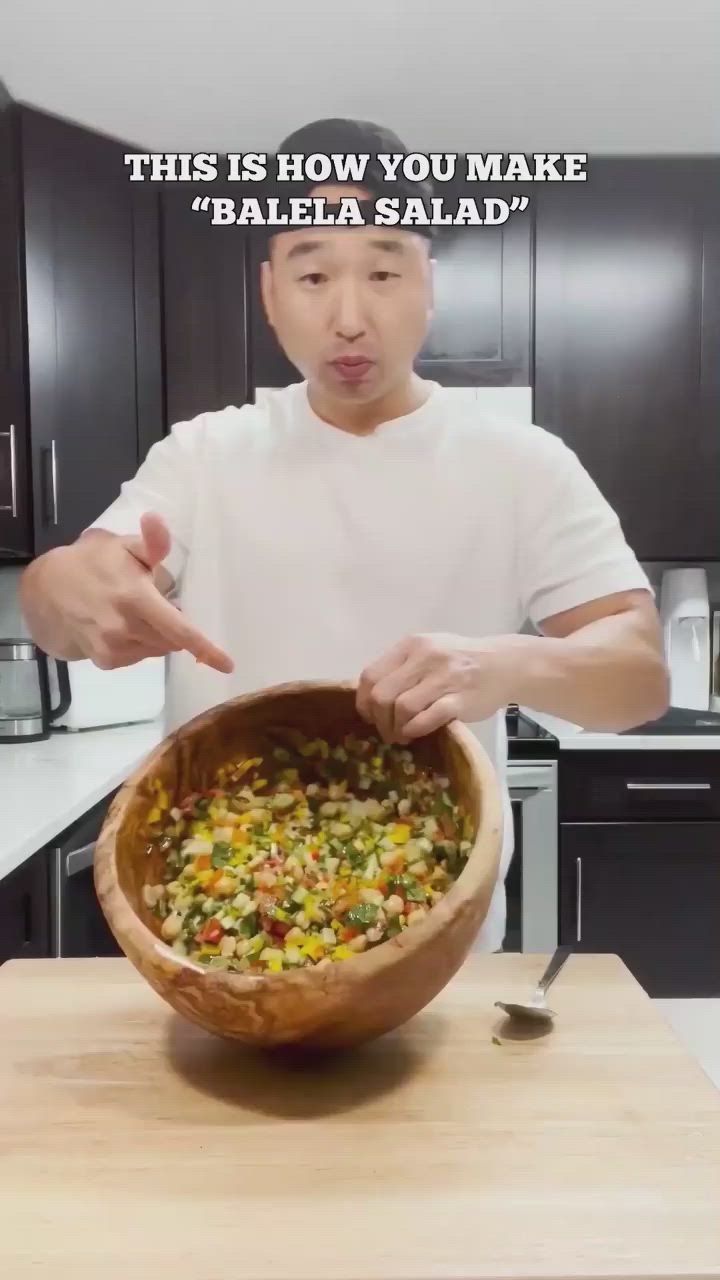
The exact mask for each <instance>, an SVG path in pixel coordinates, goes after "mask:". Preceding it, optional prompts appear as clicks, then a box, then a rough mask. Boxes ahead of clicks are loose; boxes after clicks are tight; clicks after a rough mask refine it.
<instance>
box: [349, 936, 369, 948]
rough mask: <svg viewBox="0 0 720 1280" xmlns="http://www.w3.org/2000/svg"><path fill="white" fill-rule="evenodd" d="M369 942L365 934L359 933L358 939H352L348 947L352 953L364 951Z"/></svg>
mask: <svg viewBox="0 0 720 1280" xmlns="http://www.w3.org/2000/svg"><path fill="white" fill-rule="evenodd" d="M367 944H368V940H367V938H366V937H365V934H364V933H359V934H358V936H357V938H351V939H350V941H349V943H348V946H349V948H350V950H351V951H364V950H365V948H366V947H367Z"/></svg>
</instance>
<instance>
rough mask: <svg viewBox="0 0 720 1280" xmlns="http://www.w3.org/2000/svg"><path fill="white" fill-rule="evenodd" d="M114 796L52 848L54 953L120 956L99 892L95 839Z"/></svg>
mask: <svg viewBox="0 0 720 1280" xmlns="http://www.w3.org/2000/svg"><path fill="white" fill-rule="evenodd" d="M112 799H113V797H112V796H108V797H107V798H106V799H105V800H103V801H101V802H100V804H98V805H96V807H95V808H94V809H92V810H91V811H90V813H88V814H86V815H85V816H84V817H83V818H81V819H80V821H79V822H78V823H76V825H75V826H74V827H73V828H72V830H70V831H69V832H68V834H67V835H66V837H65V839H64V841H63V843H62V844H61V845H57V846H56V847H55V848H53V849H51V850H50V954H51V956H55V957H65V956H119V955H122V951H121V950H120V947H119V946H118V945H117V943H116V941H115V939H114V937H113V935H112V933H111V932H110V929H109V927H108V924H107V922H106V920H105V916H104V915H103V913H102V910H101V907H100V903H99V902H98V899H97V895H96V893H95V883H94V880H93V860H94V857H95V842H96V840H97V838H98V836H99V834H100V830H101V827H102V824H103V821H104V819H105V815H106V814H107V811H108V808H109V806H110V804H111V802H112Z"/></svg>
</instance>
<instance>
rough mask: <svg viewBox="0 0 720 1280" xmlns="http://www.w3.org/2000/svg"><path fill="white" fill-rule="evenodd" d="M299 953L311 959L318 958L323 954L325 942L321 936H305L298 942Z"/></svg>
mask: <svg viewBox="0 0 720 1280" xmlns="http://www.w3.org/2000/svg"><path fill="white" fill-rule="evenodd" d="M299 951H300V954H301V955H303V956H309V957H310V959H311V960H319V959H320V958H321V957H322V956H323V955H324V954H325V943H324V942H323V940H322V938H306V939H305V941H304V942H301V943H300V947H299Z"/></svg>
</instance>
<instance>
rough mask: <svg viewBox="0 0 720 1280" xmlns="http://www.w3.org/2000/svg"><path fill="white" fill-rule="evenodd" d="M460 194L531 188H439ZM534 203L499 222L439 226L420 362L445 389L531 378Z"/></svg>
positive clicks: (505, 194)
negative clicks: (430, 313)
mask: <svg viewBox="0 0 720 1280" xmlns="http://www.w3.org/2000/svg"><path fill="white" fill-rule="evenodd" d="M437 194H438V195H442V196H443V198H444V199H445V200H446V202H447V203H448V207H451V206H452V201H453V200H454V199H457V198H458V196H470V197H475V198H476V199H479V200H482V199H483V198H485V197H493V196H497V197H499V198H501V199H503V200H506V201H507V200H508V199H509V197H511V196H513V195H522V194H525V195H527V194H528V192H526V191H524V190H522V191H521V190H520V189H518V188H516V186H515V184H513V185H512V190H510V188H509V187H506V188H505V189H504V190H501V189H500V188H498V187H496V186H494V185H493V184H488V183H473V184H467V183H466V184H458V185H451V184H447V185H445V184H443V185H442V187H440V186H438V192H437ZM532 216H533V215H532V205H531V204H530V205H529V206H528V209H526V210H525V211H523V212H515V213H511V214H510V217H509V218H508V220H507V222H505V223H504V224H502V225H500V226H481V227H447V228H446V227H438V228H437V230H436V233H435V237H434V239H433V250H432V253H433V258H434V260H435V265H434V303H435V305H434V313H433V318H432V322H431V325H430V332H429V334H428V337H427V340H426V342H425V344H424V346H423V349H422V351H421V352H420V355H419V357H418V360H417V362H416V369H417V371H418V373H420V374H421V375H422V376H423V377H426V378H433V379H434V380H435V381H436V382H439V383H440V384H441V385H442V386H448V387H471V386H477V387H527V386H529V385H530V383H531V295H532V291H531V279H532V239H533V237H532Z"/></svg>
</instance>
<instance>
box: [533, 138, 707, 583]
mask: <svg viewBox="0 0 720 1280" xmlns="http://www.w3.org/2000/svg"><path fill="white" fill-rule="evenodd" d="M535 203H536V248H535V260H536V268H535V384H534V385H535V392H534V420H535V421H536V422H537V423H538V424H539V425H540V426H543V427H547V428H549V429H550V430H552V431H555V432H556V433H557V434H558V435H560V436H561V437H562V438H563V439H564V440H565V441H566V443H567V444H569V445H570V446H571V448H573V449H575V450H576V451H577V453H578V455H579V457H580V459H581V461H582V462H583V463H584V465H585V466H586V467H587V469H588V471H589V472H590V474H591V475H592V476H593V478H594V479H595V481H596V483H597V484H598V485H599V486H600V488H601V490H602V491H603V493H604V494H605V496H606V497H607V499H608V500H609V502H610V503H611V505H612V506H613V507H614V509H615V510H616V511H617V513H618V515H619V517H620V519H621V522H622V524H623V528H624V531H625V534H626V536H627V538H628V541H629V542H630V544H631V546H632V547H633V549H634V551H635V552H636V554H637V555H638V556H639V557H640V558H641V559H643V560H653V559H658V560H696V559H700V560H705V559H715V558H717V556H718V549H719V548H720V502H718V480H717V477H718V474H720V431H719V430H718V426H717V424H718V421H719V420H720V285H719V281H720V230H719V229H718V212H717V211H718V208H720V159H718V158H717V157H714V158H713V157H708V158H702V157H700V158H677V159H675V158H666V157H661V158H658V159H654V158H652V157H642V158H641V159H638V158H633V157H629V158H627V159H609V158H608V159H596V160H594V161H593V162H592V163H589V165H588V180H587V183H585V184H580V183H569V184H551V185H548V186H547V187H542V188H538V189H537V193H536V195H535Z"/></svg>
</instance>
